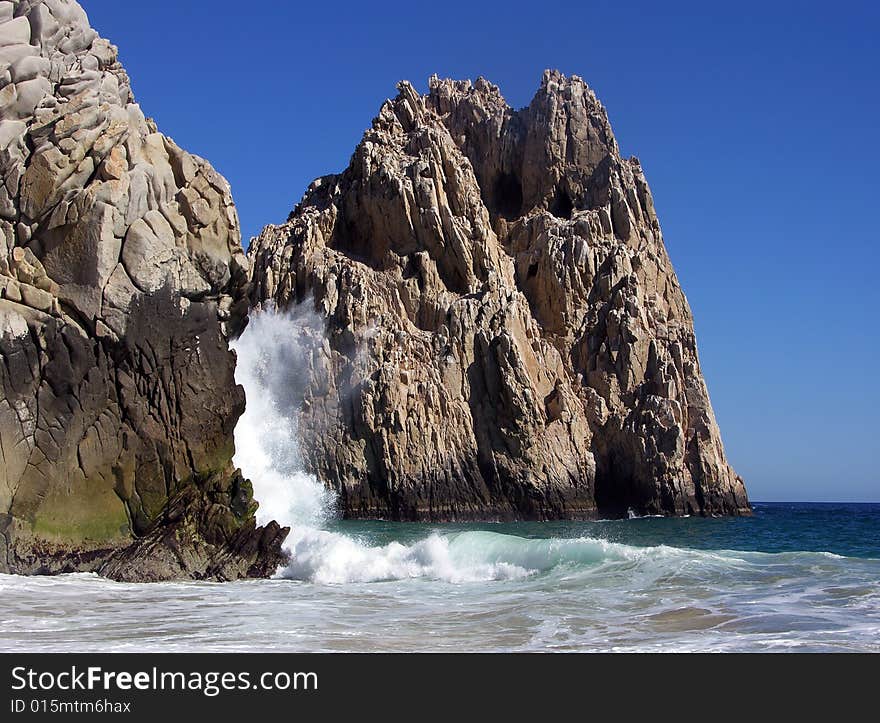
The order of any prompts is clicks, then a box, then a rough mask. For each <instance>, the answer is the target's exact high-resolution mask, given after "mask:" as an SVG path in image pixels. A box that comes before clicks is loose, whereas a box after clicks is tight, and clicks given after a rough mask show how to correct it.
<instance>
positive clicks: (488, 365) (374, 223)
mask: <svg viewBox="0 0 880 723" xmlns="http://www.w3.org/2000/svg"><path fill="white" fill-rule="evenodd" d="M398 89H399V94H398V96H397V97H396V98H395V99H394V100H390V101H388V102H386V103H385V104H384V105H383V107H382V109H381V111H380V112H379V115H378V116H377V117H376V119H375V120H374V121H373V124H372V127H371V128H370V129H369V130H368V131H367V132H366V133H365V135H364V137H363V140H362V141H361V143H360V144H359V145H358V147H357V149H356V150H355V152H354V155H353V157H352V159H351V163H350V165H349V166H348V168H347V169H346V170H345V171H344V172H343V173H342V174H340V175H337V176H327V177H324V178H320V179H318V180H317V181H315V182H314V183H313V184H312V186H311V187H310V188H309V189H308V191H307V192H306V194H305V196H304V198H303V199H302V201H301V202H300V204H299V205H298V206H297V207H296V208H295V209H294V211H293V213H292V214H291V215H290V217H289V218H288V220H287V222H286V223H284V224H282V225H280V226H269V227H267V228H266V229H265V230H264V231H263V232H262V234H261V235H260V237H259V238H257V239H255V240H254V241H253V242H252V244H251V247H250V250H249V257H250V260H251V270H252V281H253V284H252V291H251V301H252V304H253V305H254V306H255V307H257V308H259V307H261V306H264V305H266V304H268V303H272V304H274V305H277V306H278V307H280V308H288V307H291V306H292V305H295V304H301V303H307V304H309V305H310V306H313V307H314V308H315V309H316V310H317V312H318V313H319V315H320V316H321V317H322V318H323V320H324V326H325V327H326V328H325V329H324V330H321V329H318V330H317V331H309V329H308V327H304V329H303V332H302V334H303V342H304V343H305V344H306V348H307V349H308V350H309V354H308V364H307V374H306V379H305V382H306V384H305V388H304V390H303V391H302V393H301V394H300V395H299V396H298V397H297V398H296V399H295V400H294V401H293V402H292V403H293V404H296V405H297V406H298V407H299V408H300V422H299V429H300V433H301V434H302V436H303V438H304V439H303V442H304V443H303V445H302V447H303V452H304V454H305V456H306V458H307V461H308V464H309V465H310V467H311V469H312V471H314V472H315V473H316V474H317V475H318V476H319V477H320V478H321V479H322V480H323V481H324V482H325V483H326V484H327V485H329V486H330V487H332V488H334V489H335V490H337V491H338V492H339V496H340V508H341V509H342V510H343V511H344V513H345V514H346V515H347V516H350V517H388V518H393V519H431V520H447V519H455V520H465V519H512V518H529V519H549V518H593V517H596V516H620V515H626V514H627V513H630V512H635V513H639V514H670V515H671V514H744V513H748V512H749V503H748V499H747V497H746V492H745V488H744V486H743V482H742V480H741V479H740V478H739V477H737V475H736V474H735V473H734V471H733V470H732V469H731V468H730V466H729V465H728V463H727V461H726V459H725V456H724V450H723V447H722V444H721V438H720V434H719V431H718V426H717V424H716V422H715V418H714V416H713V412H712V408H711V405H710V403H709V396H708V393H707V391H706V385H705V383H704V381H703V378H702V374H701V372H700V365H699V361H698V359H697V348H696V342H695V339H694V331H693V323H692V318H691V313H690V310H689V308H688V304H687V301H686V299H685V296H684V294H683V292H682V290H681V287H680V286H679V284H678V281H677V280H676V278H675V273H674V271H673V269H672V265H671V263H670V260H669V257H668V256H667V253H666V249H665V247H664V244H663V239H662V236H661V233H660V224H659V222H658V220H657V215H656V213H655V210H654V204H653V201H652V198H651V193H650V190H649V189H648V184H647V182H646V180H645V176H644V174H643V173H642V169H641V167H640V165H639V162H638V160H637V159H635V158H631V159H624V158H622V157H621V155H620V152H619V149H618V147H617V143H616V141H615V139H614V136H613V134H612V131H611V127H610V125H609V123H608V117H607V114H606V112H605V109H604V108H603V107H602V105H601V104H600V103H599V101H598V100H597V99H596V96H595V95H594V94H593V92H592V91H591V90H590V89H589V88H588V87H587V86H586V84H585V83H584V82H583V81H582V80H581V79H580V78H578V77H576V76H571V77H565V76H563V75H561V74H559V73H558V72H550V71H548V72H546V73H545V74H544V78H543V81H542V83H541V87H540V89H539V90H538V93H537V94H536V95H535V98H534V100H533V101H532V102H531V104H530V105H529V106H528V107H527V108H524V109H523V110H520V111H514V110H512V109H511V108H510V107H508V105H507V103H506V102H505V101H504V99H503V97H502V96H501V93H500V92H499V90H498V88H497V87H495V86H494V85H492V84H490V83H488V82H486V81H485V80H483V79H480V80H478V81H477V82H476V83H473V84H472V83H471V82H469V81H464V82H455V81H450V80H440V79H438V78H436V77H435V78H432V79H431V81H430V90H429V93H428V94H427V95H426V96H420V95H419V94H418V93H417V92H416V91H415V90H414V89H413V87H412V86H411V85H410V84H409V83H406V82H404V83H401V84H400V85H399V86H398Z"/></svg>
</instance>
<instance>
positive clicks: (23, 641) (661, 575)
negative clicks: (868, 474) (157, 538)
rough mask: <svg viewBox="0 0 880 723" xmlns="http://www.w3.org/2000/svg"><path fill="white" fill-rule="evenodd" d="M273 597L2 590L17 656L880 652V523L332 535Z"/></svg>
mask: <svg viewBox="0 0 880 723" xmlns="http://www.w3.org/2000/svg"><path fill="white" fill-rule="evenodd" d="M292 549H293V551H294V552H295V561H294V563H292V564H291V566H290V567H289V568H288V569H286V570H283V571H281V573H280V574H281V575H282V576H283V577H281V578H279V579H274V580H265V581H253V582H236V583H227V584H216V583H196V582H193V583H162V584H147V585H133V584H120V583H114V582H110V581H107V580H102V579H100V578H98V577H96V576H93V575H84V574H76V575H65V576H61V577H54V578H50V577H43V578H33V577H32V578H25V577H14V576H9V575H0V596H2V601H3V603H2V605H0V619H2V624H0V650H3V651H25V650H28V651H61V650H66V651H146V650H155V651H162V650H165V651H233V650H236V651H271V650H277V651H281V650H283V651H467V650H473V651H557V650H558V651H875V652H876V651H880V505H878V504H806V503H772V504H770V503H756V504H755V515H754V516H753V517H751V518H719V519H702V518H687V519H669V518H642V519H631V520H618V521H607V522H603V521H599V522H578V523H573V522H555V523H516V524H469V525H422V524H407V523H382V522H330V523H327V524H326V525H324V526H323V529H312V530H309V531H308V533H307V534H302V535H299V536H295V539H294V541H293V542H292Z"/></svg>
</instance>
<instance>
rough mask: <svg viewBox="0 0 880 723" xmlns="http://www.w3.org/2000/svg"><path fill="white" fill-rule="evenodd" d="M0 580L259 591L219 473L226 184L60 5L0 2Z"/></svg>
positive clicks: (272, 551) (241, 274)
mask: <svg viewBox="0 0 880 723" xmlns="http://www.w3.org/2000/svg"><path fill="white" fill-rule="evenodd" d="M0 119H2V120H0V174H2V184H0V390H2V391H0V571H4V572H8V571H11V572H21V573H46V572H61V571H73V570H96V571H99V572H102V573H104V574H107V575H111V576H113V577H116V578H121V579H134V580H136V579H151V580H158V579H166V578H211V579H228V578H236V577H242V576H254V575H257V576H264V575H267V574H271V573H272V572H273V571H274V569H275V568H276V567H277V565H278V563H279V562H280V560H281V556H282V553H281V550H280V545H281V542H282V540H283V537H284V531H283V530H281V529H280V528H278V526H277V525H275V524H274V523H273V524H271V525H269V526H268V527H266V528H265V529H263V528H257V527H256V524H255V521H254V510H255V506H256V505H255V502H254V501H253V497H252V491H251V486H250V483H249V482H248V481H246V480H244V479H243V478H242V476H241V474H240V473H239V472H238V471H237V470H236V469H235V468H234V467H233V465H232V462H231V459H232V454H233V437H232V434H233V429H234V427H235V423H236V421H237V419H238V417H239V416H240V414H241V412H242V410H243V408H244V393H243V390H242V389H241V388H240V387H239V386H237V385H236V384H235V380H234V377H233V372H234V368H235V358H234V355H233V353H232V352H230V351H229V348H228V344H227V337H228V335H230V334H232V333H235V332H236V331H238V330H239V329H240V328H241V327H242V326H243V324H244V323H245V320H246V312H247V298H246V292H247V259H246V258H245V256H244V252H243V251H242V249H241V245H240V231H239V225H238V218H237V215H236V210H235V206H234V204H233V202H232V197H231V195H230V190H229V185H228V184H227V182H226V180H225V179H223V178H222V177H221V176H220V175H219V174H218V173H217V172H216V171H214V169H213V168H211V166H210V164H208V162H207V161H205V160H203V159H201V158H198V157H196V156H193V155H190V154H189V153H187V152H186V151H184V150H182V149H181V148H179V147H178V146H177V145H176V144H175V143H174V141H172V140H171V139H170V138H168V137H166V136H164V135H162V134H161V133H159V132H158V130H157V129H156V126H155V124H154V123H153V122H152V121H151V120H149V119H147V118H145V117H144V114H143V113H142V112H141V109H140V107H139V106H138V105H137V104H136V103H135V102H134V98H133V97H132V93H131V88H130V84H129V79H128V76H127V75H126V73H125V70H124V69H123V67H122V66H121V65H120V64H119V62H118V60H117V53H116V48H115V47H114V46H112V45H111V44H110V43H109V42H107V41H106V40H104V39H102V38H100V37H98V34H97V33H96V32H95V31H94V30H93V29H92V28H91V27H89V23H88V20H87V18H86V15H85V13H84V11H83V10H82V8H81V7H80V6H79V5H78V4H77V3H75V2H72V1H70V0H16V1H14V2H0Z"/></svg>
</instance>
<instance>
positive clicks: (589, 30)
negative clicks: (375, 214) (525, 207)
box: [83, 0, 880, 501]
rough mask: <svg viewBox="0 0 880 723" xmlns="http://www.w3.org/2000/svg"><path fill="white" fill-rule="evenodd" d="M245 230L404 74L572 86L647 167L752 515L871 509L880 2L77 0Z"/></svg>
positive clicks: (342, 155) (318, 169) (339, 157)
mask: <svg viewBox="0 0 880 723" xmlns="http://www.w3.org/2000/svg"><path fill="white" fill-rule="evenodd" d="M83 5H84V6H85V8H86V10H87V11H88V13H89V16H90V18H91V21H92V24H93V25H94V26H95V27H96V28H97V29H98V30H99V31H100V32H101V33H102V34H103V35H104V36H106V37H108V38H110V39H111V40H112V41H113V42H114V43H115V44H117V45H118V46H119V47H120V54H121V58H122V61H123V62H124V64H125V66H126V68H127V69H128V72H129V74H130V75H131V77H132V82H133V87H134V91H135V94H136V96H137V98H138V100H139V102H140V103H141V105H142V106H143V108H144V111H145V113H146V114H147V115H150V116H152V117H154V118H155V119H156V120H157V122H158V124H159V127H160V129H161V130H162V131H163V132H164V133H166V134H168V135H170V136H173V137H174V138H175V140H176V141H177V142H178V143H179V144H180V145H182V146H183V147H185V148H187V149H188V150H190V151H192V152H194V153H198V154H199V155H202V156H204V157H206V158H208V159H209V160H210V161H211V162H212V163H213V164H214V166H215V167H216V168H217V169H218V170H219V171H221V172H222V173H223V174H224V175H225V176H226V177H227V178H228V179H229V181H230V182H231V184H232V189H233V193H234V196H235V200H236V202H237V205H238V209H239V213H240V216H241V221H242V227H243V232H244V235H245V237H246V238H247V237H249V236H252V235H255V234H256V233H257V232H258V231H259V229H260V228H261V227H262V226H263V225H264V224H266V223H270V222H281V221H283V220H284V219H285V218H286V216H287V214H288V212H289V211H290V209H291V208H292V207H293V205H294V203H295V202H296V201H297V200H298V199H299V197H300V196H301V195H302V192H303V191H304V189H305V187H306V186H307V185H308V183H309V182H310V181H311V180H312V179H313V178H314V177H316V176H319V175H323V174H325V173H329V172H334V171H339V170H341V169H342V168H344V167H345V165H347V162H348V158H349V156H350V155H351V152H352V150H353V149H354V146H355V144H356V143H357V141H358V140H359V138H360V136H361V134H362V133H363V131H364V129H365V128H366V127H367V126H368V125H369V123H370V120H371V119H372V117H373V116H374V115H375V113H376V111H377V110H378V108H379V106H380V104H381V103H382V101H383V100H384V99H385V98H387V97H389V96H391V95H394V93H395V90H394V84H395V82H396V81H397V80H399V79H401V78H406V79H408V80H411V81H412V82H414V83H415V84H416V86H417V87H419V88H421V89H425V87H426V84H427V83H426V81H427V78H428V76H430V75H431V73H434V72H436V73H438V74H440V75H442V76H450V77H457V78H465V77H469V78H475V77H477V76H478V75H484V76H485V77H487V78H489V79H490V80H492V81H493V82H494V83H497V84H498V85H500V86H501V89H502V92H503V93H504V94H505V97H506V98H507V100H508V102H509V103H510V104H511V105H513V106H516V107H519V106H523V105H526V104H527V103H528V102H529V100H530V99H531V97H532V95H533V93H534V91H535V89H536V88H537V86H538V83H539V81H540V77H541V73H542V71H543V69H544V68H547V67H555V68H559V69H560V70H562V71H563V72H565V73H569V74H571V73H575V74H578V75H580V76H582V77H583V78H585V80H586V81H587V82H588V83H589V84H590V85H591V86H592V87H593V88H594V89H595V91H596V92H597V94H598V95H599V97H600V98H601V99H602V101H603V102H604V103H605V105H606V107H607V108H608V111H609V114H610V117H611V122H612V124H613V126H614V130H615V132H616V135H617V138H618V141H619V143H620V146H621V148H622V150H623V152H624V153H626V154H634V155H637V156H639V157H640V158H641V160H642V165H643V167H644V168H645V171H646V174H647V176H648V180H649V182H650V184H651V188H652V190H653V193H654V198H655V202H656V206H657V210H658V212H659V215H660V220H661V223H662V225H663V231H664V235H665V238H666V243H667V246H668V248H669V253H670V255H671V256H672V260H673V263H674V264H675V268H676V270H677V272H678V275H679V278H680V280H681V282H682V285H683V286H684V289H685V291H686V293H687V296H688V299H689V301H690V303H691V306H692V308H693V312H694V316H695V318H696V328H697V340H698V343H699V348H700V355H701V360H702V364H703V370H704V372H705V375H706V379H707V381H708V384H709V391H710V393H711V395H712V400H713V402H714V405H715V411H716V414H717V417H718V421H719V423H720V425H721V430H722V435H723V438H724V442H725V445H726V448H727V452H728V456H729V457H730V459H731V461H732V463H733V465H734V467H735V468H736V469H737V471H738V472H739V473H740V474H741V475H742V476H743V477H744V478H745V480H746V484H747V487H748V489H749V492H750V495H751V497H752V499H754V500H768V501H769V500H854V501H880V473H878V462H877V461H876V460H875V456H876V453H877V451H878V449H880V444H878V442H877V436H878V433H877V417H876V414H877V409H878V406H880V404H878V403H880V395H878V380H877V378H876V377H877V370H878V359H877V356H878V351H880V349H878V322H877V311H878V300H880V294H878V290H877V287H878V281H877V276H878V261H880V252H878V246H880V238H878V230H877V229H878V219H877V215H878V211H880V183H878V174H880V142H878V136H880V113H878V110H880V103H878V92H877V89H878V76H880V50H878V47H880V44H878V42H877V32H878V29H880V11H878V10H877V9H875V5H874V3H868V2H865V3H860V4H856V3H849V2H835V3H827V2H823V3H790V4H789V3H782V2H773V1H771V2H766V1H765V2H760V3H750V2H737V3H709V2H705V1H704V2H700V3H693V4H682V3H674V2H664V3H654V2H643V3H623V2H619V1H618V2H603V3H588V2H571V3H556V2H538V1H537V0H533V1H532V2H530V3H528V4H523V5H519V4H517V3H514V2H504V3H498V2H496V3H478V2H473V1H471V2H465V3H462V2H442V3H419V2H413V1H412V0H408V1H407V2H405V3H402V2H382V3H369V4H367V3H344V2H324V3H299V2H289V3H288V2H259V3H256V2H255V3H251V4H250V5H248V4H243V3H241V2H238V1H236V2H231V1H228V0H210V1H209V0H199V1H197V0H187V1H186V2H184V1H182V0H151V2H149V3H140V2H139V3H134V2H120V0H84V1H83Z"/></svg>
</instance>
